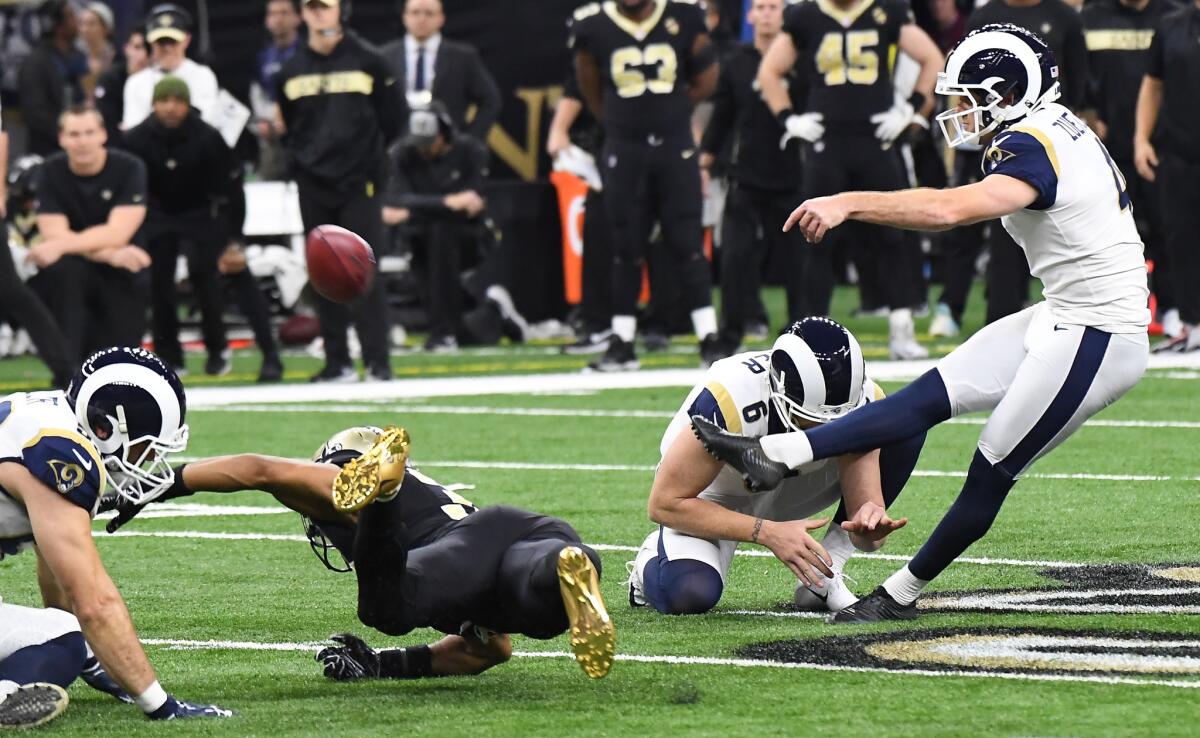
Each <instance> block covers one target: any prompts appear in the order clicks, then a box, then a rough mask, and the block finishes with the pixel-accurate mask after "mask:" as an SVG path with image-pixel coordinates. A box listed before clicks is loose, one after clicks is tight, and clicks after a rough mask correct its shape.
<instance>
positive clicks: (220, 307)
mask: <svg viewBox="0 0 1200 738" xmlns="http://www.w3.org/2000/svg"><path fill="white" fill-rule="evenodd" d="M185 222H186V221H185ZM148 250H149V252H150V258H151V259H153V261H152V262H151V264H150V303H151V306H152V308H153V313H154V317H153V320H152V322H151V331H152V334H153V336H154V350H155V352H156V353H157V354H158V355H159V357H161V358H162V360H163V361H165V362H167V363H168V364H170V365H172V366H182V365H183V347H182V346H181V345H180V344H179V298H178V295H177V294H176V292H175V265H176V263H177V262H178V261H179V254H180V252H183V254H184V256H185V257H186V258H187V265H188V280H189V281H190V282H191V283H192V292H193V293H194V294H195V295H196V303H197V304H198V305H199V307H200V333H201V335H202V336H203V338H204V348H205V349H207V351H208V355H209V356H210V357H212V356H220V355H221V354H222V352H224V351H225V348H226V347H227V345H228V343H227V341H226V339H225V321H224V319H223V318H222V314H223V313H224V310H225V305H224V300H222V298H221V275H220V273H219V272H218V271H217V259H219V258H220V256H221V252H222V251H224V250H225V238H224V235H223V228H222V227H221V226H220V224H218V223H215V222H211V221H210V222H207V223H204V222H194V223H193V224H192V227H191V228H187V229H176V228H172V229H171V230H169V231H164V232H159V233H155V234H154V235H152V236H151V237H150V238H149V239H148Z"/></svg>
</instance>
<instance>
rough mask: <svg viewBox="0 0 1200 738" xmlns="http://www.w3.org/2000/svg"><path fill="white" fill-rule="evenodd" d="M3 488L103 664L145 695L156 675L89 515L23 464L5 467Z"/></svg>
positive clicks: (1, 469) (0, 481) (0, 483)
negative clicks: (22, 512)
mask: <svg viewBox="0 0 1200 738" xmlns="http://www.w3.org/2000/svg"><path fill="white" fill-rule="evenodd" d="M0 486H3V487H4V489H6V490H8V491H10V492H13V493H14V494H15V495H16V496H17V497H18V498H20V500H21V502H22V503H23V504H24V505H25V509H26V510H27V511H28V512H29V520H30V522H31V524H32V526H33V535H34V538H35V539H36V540H37V542H38V543H37V548H38V555H39V556H40V557H42V558H43V559H44V560H45V562H46V567H47V568H48V569H49V573H50V574H52V575H53V578H54V580H55V582H57V585H58V587H59V588H60V591H61V596H63V597H65V601H66V602H68V603H69V604H70V611H71V612H73V613H74V614H75V617H76V618H78V619H79V625H80V628H81V629H82V630H83V635H84V637H85V638H86V639H87V642H88V643H89V644H90V645H91V646H92V650H93V651H95V653H96V657H97V658H98V659H100V663H101V664H103V665H104V668H105V669H106V670H107V671H108V673H109V674H111V675H112V677H113V678H114V679H115V680H116V681H117V683H118V684H120V685H121V687H123V688H124V689H125V691H127V692H128V693H129V694H142V693H143V692H145V691H146V689H147V688H149V687H150V685H151V684H153V683H154V681H155V678H154V669H153V667H151V666H150V661H149V660H148V659H147V658H146V653H145V652H144V651H143V650H142V645H141V643H140V642H139V641H138V638H137V633H136V632H134V628H133V621H132V620H131V619H130V617H129V610H128V609H127V608H126V607H125V601H124V600H123V599H121V593H120V592H118V591H117V587H116V585H114V584H113V582H112V579H111V578H109V576H108V572H107V571H105V570H104V565H103V564H102V563H101V562H100V554H99V553H98V552H97V551H96V544H95V543H94V542H93V541H92V524H91V517H90V516H89V515H88V513H87V511H86V510H84V509H83V508H80V507H77V506H76V505H73V504H71V502H69V501H68V500H67V499H65V498H64V497H63V496H62V495H60V494H58V493H56V492H54V491H53V490H51V489H50V488H49V487H47V486H46V485H45V484H43V483H42V482H41V481H39V480H38V479H37V478H36V477H34V476H33V475H32V474H30V473H29V470H27V469H26V468H25V467H23V466H20V465H19V464H15V463H4V464H0ZM45 591H46V590H45V589H43V593H44V592H45Z"/></svg>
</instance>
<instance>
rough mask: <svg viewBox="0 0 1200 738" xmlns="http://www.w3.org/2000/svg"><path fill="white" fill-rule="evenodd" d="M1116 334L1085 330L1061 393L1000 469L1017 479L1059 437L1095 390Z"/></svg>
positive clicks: (1001, 462) (999, 465)
mask: <svg viewBox="0 0 1200 738" xmlns="http://www.w3.org/2000/svg"><path fill="white" fill-rule="evenodd" d="M1111 339H1112V334H1110V333H1105V332H1104V331H1100V330H1096V329H1095V328H1090V327H1088V328H1084V329H1083V337H1082V338H1080V340H1079V348H1078V349H1076V351H1075V360H1074V361H1073V362H1071V369H1070V371H1068V372H1067V377H1066V379H1064V380H1063V384H1062V387H1061V388H1059V390H1058V394H1057V395H1055V396H1054V399H1053V400H1052V401H1051V402H1050V404H1049V405H1048V406H1047V407H1046V411H1045V412H1043V413H1042V417H1040V418H1038V421H1037V422H1036V423H1034V424H1033V428H1031V429H1030V430H1029V432H1028V433H1026V434H1025V437H1024V438H1022V439H1021V440H1020V442H1019V443H1017V445H1016V446H1015V447H1013V450H1012V451H1011V452H1009V454H1008V456H1006V457H1005V458H1004V459H1003V460H1001V461H1000V462H999V463H998V464H996V466H997V467H998V468H999V469H1000V470H1001V471H1003V472H1004V473H1005V474H1007V475H1008V476H1010V477H1015V476H1017V475H1018V474H1020V473H1021V471H1022V470H1023V469H1025V468H1026V467H1027V466H1029V465H1030V464H1031V463H1033V460H1034V459H1036V458H1037V456H1038V454H1039V453H1041V451H1042V449H1044V448H1045V447H1046V446H1047V445H1048V444H1049V443H1050V442H1051V441H1052V440H1054V437H1055V436H1057V435H1058V434H1059V432H1060V431H1062V429H1063V428H1064V427H1066V425H1067V423H1068V422H1070V420H1071V417H1072V416H1073V415H1074V414H1075V411H1076V410H1078V409H1079V406H1080V405H1081V404H1083V398H1084V397H1086V396H1087V393H1088V390H1090V389H1091V388H1092V382H1093V381H1095V379H1096V374H1097V373H1099V371H1100V365H1101V364H1103V363H1104V354H1105V353H1106V352H1107V351H1108V342H1109V340H1111Z"/></svg>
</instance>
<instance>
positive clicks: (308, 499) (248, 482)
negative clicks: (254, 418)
mask: <svg viewBox="0 0 1200 738" xmlns="http://www.w3.org/2000/svg"><path fill="white" fill-rule="evenodd" d="M338 471H339V470H338V468H337V467H336V466H334V465H333V464H316V463H313V462H310V461H293V460H291V459H283V458H279V457H277V456H263V455H260V454H238V455H236V456H218V457H215V458H212V459H205V460H203V461H197V462H193V463H191V464H188V465H187V466H185V467H184V468H183V483H184V484H185V485H186V486H187V488H188V489H190V490H192V491H195V492H238V491H241V490H262V491H263V492H267V493H269V494H271V495H272V496H273V497H275V499H276V500H278V501H279V502H280V504H282V505H284V506H285V507H288V508H290V509H291V510H294V511H296V512H298V513H300V514H301V515H306V516H308V517H310V518H312V519H313V520H325V521H344V522H347V523H352V522H354V516H353V515H349V514H347V513H343V512H340V511H338V510H336V509H334V507H333V497H332V495H333V492H332V490H333V480H334V479H336V478H337V475H338Z"/></svg>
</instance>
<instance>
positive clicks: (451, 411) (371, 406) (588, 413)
mask: <svg viewBox="0 0 1200 738" xmlns="http://www.w3.org/2000/svg"><path fill="white" fill-rule="evenodd" d="M195 410H196V411H198V412H214V411H219V412H239V413H305V414H311V413H388V414H392V415H513V416H521V417H543V418H638V419H646V420H670V419H671V418H673V417H675V413H674V412H667V411H662V410H597V409H586V408H579V409H576V408H563V407H492V406H486V405H425V404H421V405H413V404H394V403H388V402H371V403H357V404H345V403H337V404H246V405H225V406H221V407H217V406H210V407H200V408H195ZM985 423H987V418H952V419H950V420H947V421H946V424H947V425H984V424H985ZM1086 427H1095V428H1185V429H1191V430H1196V429H1200V421H1191V420H1104V419H1092V420H1089V421H1088V422H1087V426H1086Z"/></svg>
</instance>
